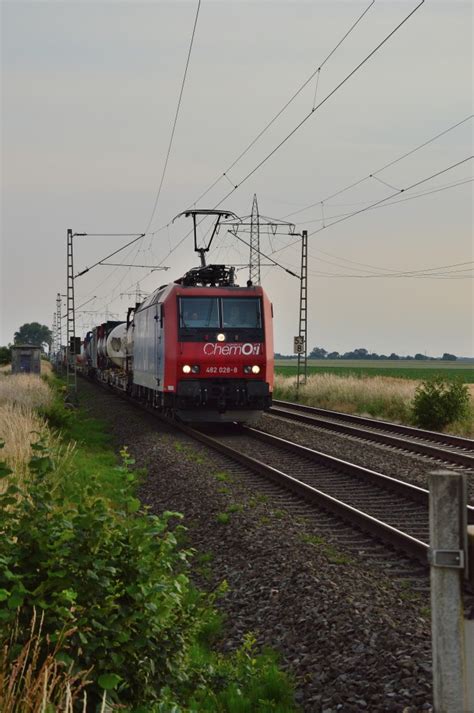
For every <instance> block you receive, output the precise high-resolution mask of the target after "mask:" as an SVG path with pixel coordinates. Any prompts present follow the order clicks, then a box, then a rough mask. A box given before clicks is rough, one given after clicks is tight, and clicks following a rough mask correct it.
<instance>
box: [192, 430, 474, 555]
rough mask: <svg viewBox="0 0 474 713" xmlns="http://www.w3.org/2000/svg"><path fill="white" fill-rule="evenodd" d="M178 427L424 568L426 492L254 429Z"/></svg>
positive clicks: (472, 519) (472, 516)
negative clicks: (413, 559)
mask: <svg viewBox="0 0 474 713" xmlns="http://www.w3.org/2000/svg"><path fill="white" fill-rule="evenodd" d="M179 428H180V429H181V430H183V431H184V432H185V433H187V434H188V435H190V436H191V437H192V438H194V439H196V440H198V441H200V442H202V443H204V444H205V445H207V446H210V447H211V448H213V449H215V450H217V451H219V452H220V453H222V454H224V455H226V456H228V457H229V458H231V459H232V460H233V461H237V462H239V463H241V464H242V465H244V466H246V467H247V468H249V469H250V470H252V471H253V472H255V473H258V474H259V475H261V476H264V477H265V478H267V479H269V480H271V481H272V482H274V483H276V484H278V485H279V486H281V487H283V488H285V489H287V490H290V491H291V492H293V493H295V494H297V495H298V496H299V497H300V498H302V499H303V500H305V501H306V502H309V503H312V504H314V505H316V506H317V507H319V508H322V509H324V510H325V511H328V512H330V513H332V514H334V515H337V516H338V517H339V518H342V519H343V520H344V521H345V522H346V523H348V524H350V525H351V526H355V527H356V528H358V529H359V530H362V531H363V532H365V533H367V534H369V535H370V536H371V537H372V538H374V539H375V540H377V541H379V542H383V543H384V544H388V545H390V546H392V547H394V548H395V549H397V550H398V551H401V552H403V553H406V554H407V555H409V556H410V557H412V558H415V559H416V560H418V561H419V562H421V563H423V564H426V562H427V554H428V549H429V545H428V541H429V537H428V530H429V524H428V501H429V493H428V491H427V490H425V489H423V488H419V487H417V486H414V485H411V484H409V483H406V482H404V481H400V480H397V479H395V478H391V477H389V476H386V475H383V474H381V473H377V472H375V471H372V470H369V469H367V468H362V467H360V466H356V465H353V464H351V463H348V462H346V461H343V460H340V459H338V458H334V457H333V456H329V455H326V454H324V453H320V452H319V451H315V450H312V449H310V448H306V447H305V446H300V445H298V444H296V443H293V442H291V441H288V440H284V439H282V438H279V437H277V436H272V435H270V434H268V433H265V432H263V431H259V430H257V429H254V428H249V427H245V426H242V427H239V428H237V427H236V428H235V429H231V430H229V429H226V430H224V431H222V432H218V433H217V434H216V433H213V434H212V435H209V433H205V432H203V431H202V430H197V429H194V428H190V427H188V426H184V425H182V424H180V425H179ZM257 454H258V455H257ZM468 521H469V523H471V524H473V523H474V507H469V508H468Z"/></svg>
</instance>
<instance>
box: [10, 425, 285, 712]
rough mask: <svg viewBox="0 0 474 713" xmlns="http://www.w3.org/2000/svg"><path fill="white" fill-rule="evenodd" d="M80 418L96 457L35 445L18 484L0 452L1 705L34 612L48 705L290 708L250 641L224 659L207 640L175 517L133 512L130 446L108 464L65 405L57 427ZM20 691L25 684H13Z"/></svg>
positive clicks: (207, 624) (266, 660) (208, 615)
mask: <svg viewBox="0 0 474 713" xmlns="http://www.w3.org/2000/svg"><path fill="white" fill-rule="evenodd" d="M76 422H77V423H76ZM78 426H81V427H82V433H81V435H82V436H83V437H84V440H85V442H88V440H89V438H88V437H87V433H89V436H92V438H91V439H90V440H92V441H93V442H94V443H95V445H96V446H100V447H99V449H98V452H97V453H96V452H93V451H90V450H84V449H83V450H82V451H81V449H80V447H78V448H77V449H76V450H75V451H74V458H73V459H72V461H68V463H67V464H66V466H65V465H64V458H62V457H61V453H58V452H56V451H57V449H58V448H60V447H59V446H58V445H55V444H53V447H51V448H48V447H46V446H45V445H44V444H43V443H41V442H39V443H33V444H32V449H33V457H32V458H31V460H30V462H29V477H28V478H27V479H25V480H24V481H23V482H21V483H19V481H18V478H17V477H16V476H15V475H14V474H13V473H12V472H11V471H10V469H9V468H8V467H7V466H6V464H5V463H4V462H2V459H1V457H0V482H3V483H6V487H5V488H4V490H3V492H0V708H2V702H1V701H2V695H3V689H4V687H5V686H6V685H8V684H7V683H6V682H7V681H9V680H10V681H12V680H13V679H14V674H15V671H16V670H17V669H18V666H19V665H21V662H22V661H24V660H26V658H25V657H26V654H25V652H26V651H28V642H29V641H31V639H32V634H31V630H30V623H31V621H32V619H34V617H35V616H36V613H37V616H38V617H39V618H40V619H41V622H42V626H41V637H33V638H35V657H34V661H33V662H32V663H31V677H32V680H33V679H34V680H41V681H46V677H45V675H44V671H45V670H46V669H45V667H46V668H47V669H48V671H50V672H51V671H52V672H53V673H54V680H55V681H57V691H56V692H55V694H54V696H55V698H54V702H57V701H62V700H63V694H64V692H65V690H66V689H72V688H73V684H74V685H76V684H77V685H76V688H77V693H78V695H79V693H82V692H83V689H82V687H83V686H85V689H84V690H85V693H86V695H87V701H88V706H87V711H93V710H96V709H97V710H98V707H99V706H100V704H101V703H104V702H107V703H108V704H109V705H110V704H114V703H115V704H117V705H119V706H120V705H121V706H125V708H123V710H126V711H131V710H133V711H134V712H135V713H138V712H139V711H140V712H141V713H145V712H146V713H178V712H179V713H198V712H199V713H201V712H202V713H204V712H205V711H209V713H211V712H212V713H217V711H219V713H247V712H248V713H254V712H255V713H257V712H258V713H267V711H268V713H270V712H271V713H290V711H292V710H293V706H292V698H293V695H292V688H291V685H290V684H289V682H288V679H287V677H286V676H285V674H283V673H282V672H280V671H279V670H278V668H277V667H276V665H275V660H274V657H273V656H272V655H268V654H265V655H263V656H257V655H256V653H255V651H254V648H255V642H254V640H252V639H247V640H246V642H245V644H244V646H243V647H241V649H239V651H237V652H236V653H235V654H234V655H233V656H224V655H221V654H218V653H214V652H212V651H211V650H210V649H209V644H210V640H211V638H212V636H215V634H216V629H217V628H218V626H219V619H218V615H217V614H216V612H215V610H214V609H212V608H211V607H212V604H213V601H214V598H215V596H216V595H212V596H207V595H204V594H202V593H200V592H199V591H198V590H197V589H196V588H195V587H194V586H193V585H192V584H191V582H190V579H189V558H190V554H191V553H190V552H189V551H185V550H183V549H182V548H181V547H180V546H179V539H180V533H181V532H182V530H183V529H184V528H182V527H181V526H178V527H176V528H174V530H171V529H170V527H169V519H170V518H171V517H173V518H176V517H180V516H179V515H177V514H176V513H164V514H163V515H162V516H160V517H156V516H152V515H150V514H148V513H146V512H140V502H139V500H138V499H137V498H136V497H135V490H136V482H137V480H136V478H137V476H136V475H135V473H132V472H130V470H129V466H131V465H133V460H132V459H131V458H130V457H129V455H128V452H127V449H126V448H124V449H122V451H121V455H122V461H123V465H121V466H117V465H115V464H113V463H112V464H111V465H110V464H109V465H107V463H106V461H105V460H104V455H105V456H108V455H109V451H108V450H106V451H105V454H104V447H103V446H104V444H103V438H104V437H103V435H102V437H101V438H99V436H100V434H99V433H98V432H97V424H96V422H92V421H90V420H89V419H83V420H82V421H81V416H80V415H76V414H74V415H73V417H72V419H71V422H70V423H67V426H66V427H67V429H68V430H69V429H71V428H72V427H74V428H76V427H78ZM78 430H79V429H78ZM1 448H2V443H0V449H1ZM63 448H64V446H63ZM110 453H111V451H110ZM0 456H1V450H0ZM81 459H82V460H86V462H87V466H88V467H87V478H86V479H85V478H84V473H83V472H82V468H83V467H84V464H83V463H82V461H81ZM58 463H60V464H61V465H60V468H61V470H60V472H59V471H58ZM222 591H224V588H223V587H222ZM56 662H60V664H61V666H62V665H64V668H61V666H59V668H58V666H57V663H56ZM50 664H51V665H53V667H56V668H50ZM60 674H61V675H60ZM86 676H87V679H88V680H87V682H86V681H85V677H86ZM57 677H59V678H57ZM48 680H49V679H48ZM25 686H26V688H25ZM20 688H21V690H24V691H25V694H26V691H27V690H28V691H29V688H28V685H27V682H26V681H23V679H21V680H19V681H18V690H20ZM70 692H71V690H70ZM66 693H67V690H66ZM28 696H30V692H29V693H28ZM30 698H31V696H30ZM102 709H104V710H105V708H101V710H102ZM2 710H3V708H2ZM14 710H16V709H14ZM25 710H26V709H25ZM38 710H39V709H38ZM45 710H49V708H48V707H47V708H45ZM51 710H53V708H51ZM61 710H63V709H61ZM64 710H66V709H64ZM68 710H69V709H68ZM84 710H86V709H84ZM107 710H110V708H109V707H107Z"/></svg>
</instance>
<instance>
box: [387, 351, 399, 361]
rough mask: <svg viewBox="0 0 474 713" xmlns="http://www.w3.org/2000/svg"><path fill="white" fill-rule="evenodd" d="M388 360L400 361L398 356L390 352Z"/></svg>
mask: <svg viewBox="0 0 474 713" xmlns="http://www.w3.org/2000/svg"><path fill="white" fill-rule="evenodd" d="M389 359H400V357H399V356H398V354H395V353H394V352H392V353H391V354H390V356H389Z"/></svg>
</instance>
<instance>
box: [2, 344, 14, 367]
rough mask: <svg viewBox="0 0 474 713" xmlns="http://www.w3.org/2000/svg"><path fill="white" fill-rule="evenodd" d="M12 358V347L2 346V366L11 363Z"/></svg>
mask: <svg viewBox="0 0 474 713" xmlns="http://www.w3.org/2000/svg"><path fill="white" fill-rule="evenodd" d="M11 360H12V357H11V351H10V347H0V366H3V365H4V364H9V363H10V362H11Z"/></svg>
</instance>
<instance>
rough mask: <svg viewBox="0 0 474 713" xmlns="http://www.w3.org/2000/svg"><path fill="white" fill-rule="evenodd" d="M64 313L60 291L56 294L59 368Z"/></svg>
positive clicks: (58, 363)
mask: <svg viewBox="0 0 474 713" xmlns="http://www.w3.org/2000/svg"><path fill="white" fill-rule="evenodd" d="M62 341H63V336H62V315H61V294H60V293H59V292H58V294H57V296H56V354H57V359H56V361H57V365H56V366H57V368H60V363H61V362H60V354H61V346H62Z"/></svg>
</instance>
